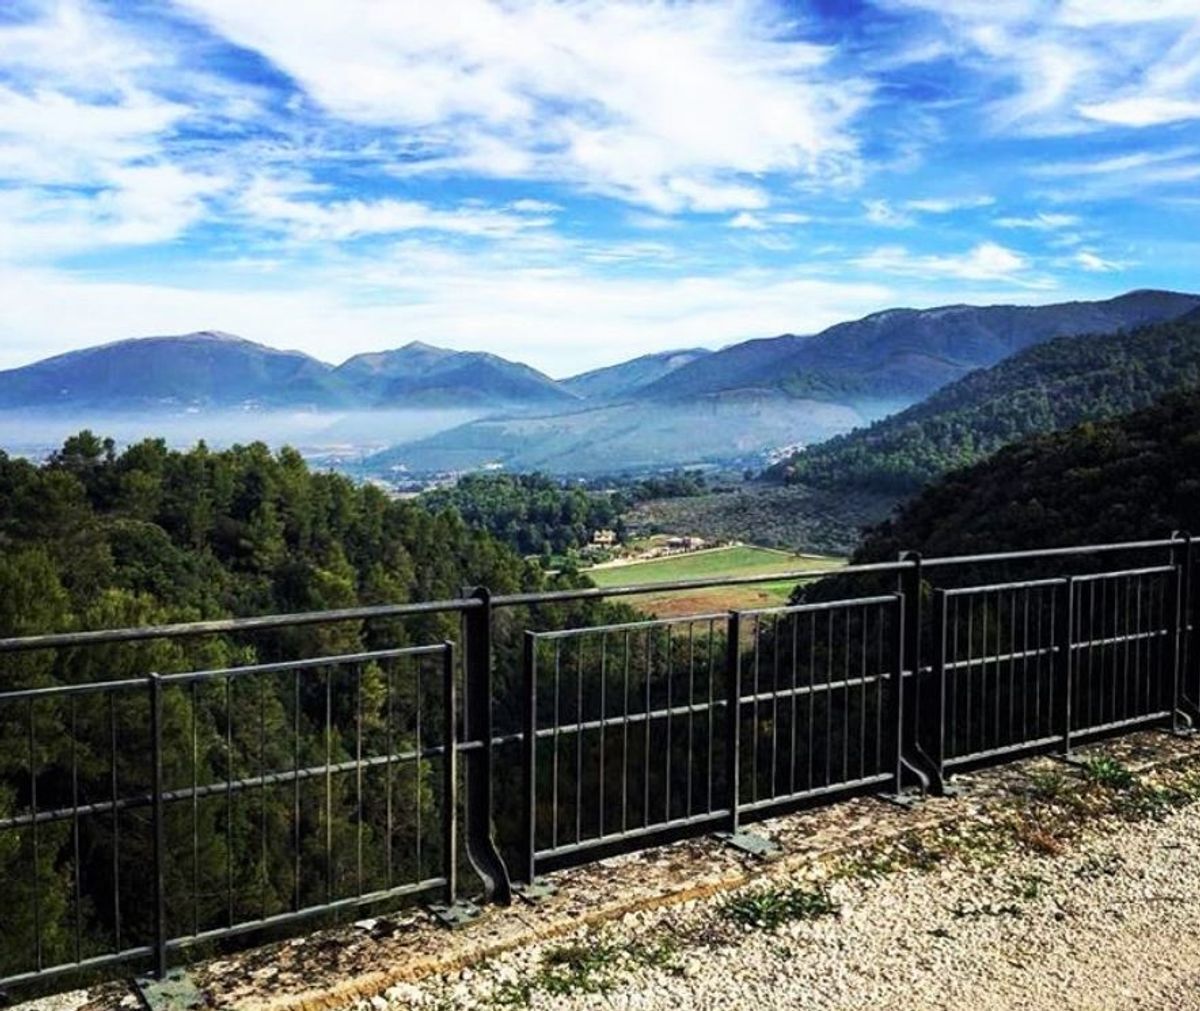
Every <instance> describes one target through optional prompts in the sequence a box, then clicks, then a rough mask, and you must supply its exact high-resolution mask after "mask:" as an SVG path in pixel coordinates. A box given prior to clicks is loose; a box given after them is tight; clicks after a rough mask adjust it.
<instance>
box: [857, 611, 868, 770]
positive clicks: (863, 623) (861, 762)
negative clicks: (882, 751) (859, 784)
mask: <svg viewBox="0 0 1200 1011" xmlns="http://www.w3.org/2000/svg"><path fill="white" fill-rule="evenodd" d="M858 613H859V622H860V624H859V627H858V637H859V642H860V643H861V646H862V649H861V651H860V656H859V667H858V778H859V779H862V778H863V776H864V775H866V769H867V629H868V628H869V619H868V614H869V611H868V609H867V605H865V604H864V605H862V606H861V607H860V608H859V609H858Z"/></svg>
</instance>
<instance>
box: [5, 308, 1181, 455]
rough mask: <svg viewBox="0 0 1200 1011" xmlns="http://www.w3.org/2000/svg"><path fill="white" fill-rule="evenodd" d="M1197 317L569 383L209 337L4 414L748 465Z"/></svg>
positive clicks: (978, 330)
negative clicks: (422, 433) (242, 419)
mask: <svg viewBox="0 0 1200 1011" xmlns="http://www.w3.org/2000/svg"><path fill="white" fill-rule="evenodd" d="M1198 307H1200V296H1197V295H1190V294H1182V293H1176V292H1169V291H1151V290H1140V291H1134V292H1129V293H1128V294H1125V295H1121V296H1118V297H1116V298H1112V299H1108V300H1104V301H1097V302H1067V303H1061V304H1057V305H1046V306H984V307H977V306H968V305H951V306H942V307H938V308H933V309H908V308H904V309H892V310H887V311H885V312H879V313H874V314H872V315H869V316H866V317H864V318H863V319H860V320H856V321H852V322H846V323H840V324H837V325H836V326H833V327H830V328H828V329H826V330H823V331H821V332H820V333H817V334H815V335H812V336H807V337H802V336H796V335H794V334H784V335H781V336H779V337H774V338H768V339H759V340H750V341H744V342H741V343H737V344H733V345H730V346H728V347H724V348H722V349H720V350H717V351H708V350H706V349H703V348H688V349H681V350H675V351H668V352H660V353H655V354H648V355H643V356H640V357H637V358H634V359H632V360H630V361H626V362H622V363H620V364H617V365H613V366H608V367H605V368H601V369H595V370H592V371H589V372H585V373H582V374H580V375H577V376H572V377H570V378H566V379H561V380H555V379H552V378H550V377H549V376H547V375H545V374H544V373H541V372H539V371H537V370H536V369H533V368H531V367H529V366H528V365H523V364H520V363H517V362H512V361H508V360H506V359H504V358H501V357H498V356H496V355H492V354H487V353H484V352H473V351H452V350H448V349H445V348H438V347H433V346H431V345H429V344H424V343H421V342H412V343H409V344H406V345H404V346H402V347H399V348H396V349H394V350H389V351H380V352H373V353H368V354H359V355H355V356H354V357H352V358H350V359H348V360H347V361H345V362H343V363H341V364H340V365H336V366H335V365H330V364H327V363H325V362H321V361H318V360H317V359H315V358H313V357H311V356H308V355H305V354H303V353H301V352H298V351H281V350H276V349H274V348H270V347H266V346H264V345H261V344H256V343H254V342H252V341H248V340H244V339H242V338H240V337H235V336H233V335H231V334H226V333H221V332H219V331H201V332H197V333H192V334H185V335H181V336H173V337H147V338H140V339H133V340H124V341H118V342H115V343H112V344H106V345H103V346H99V347H93V348H87V349H84V350H80V351H73V352H69V353H67V354H62V355H57V356H55V357H53V358H47V359H45V360H43V361H39V362H35V363H33V364H31V365H27V366H23V367H21V368H15V369H10V370H7V371H2V372H0V411H4V410H10V411H18V410H19V411H22V412H28V411H31V410H40V411H58V412H63V413H67V412H74V414H75V415H77V416H78V415H80V414H82V416H84V417H86V416H87V415H86V412H96V413H99V412H107V413H112V414H120V413H124V414H146V415H156V416H157V415H162V414H175V415H180V414H184V413H186V414H193V415H199V416H200V417H203V416H205V414H206V413H207V412H212V411H220V410H225V411H227V410H231V409H232V410H238V411H245V410H258V411H311V412H325V411H328V412H347V411H351V412H357V411H364V410H367V411H369V410H397V409H407V408H417V409H427V408H439V409H441V408H451V407H452V408H459V409H464V410H467V409H469V410H470V411H473V412H474V413H475V414H476V415H485V416H477V417H476V418H475V420H472V421H468V422H466V423H465V424H462V425H458V426H457V427H454V428H451V429H447V430H444V431H441V432H437V433H435V434H434V435H432V436H428V437H427V438H423V439H421V440H419V441H415V442H412V441H410V442H407V443H400V444H398V445H396V446H395V447H394V448H393V449H391V450H389V451H388V452H387V453H385V454H383V455H382V456H380V457H379V458H377V459H376V460H374V461H372V465H374V466H378V467H381V468H384V469H393V468H396V467H407V468H409V469H420V470H425V469H451V468H458V467H471V466H478V465H480V464H482V463H487V462H496V463H500V464H502V465H504V466H506V467H510V468H513V469H528V468H531V467H541V468H544V469H548V470H553V471H560V472H573V471H584V470H590V471H593V472H594V471H597V470H610V469H614V468H615V469H626V468H635V467H657V466H672V465H678V464H686V463H693V462H710V461H730V460H742V459H746V458H750V457H753V456H754V455H755V454H758V453H761V452H763V451H764V450H766V449H768V448H771V447H779V446H783V445H788V444H792V443H813V442H816V441H819V440H823V439H827V438H830V437H831V436H834V435H837V434H839V433H842V432H847V431H849V430H850V429H852V428H855V427H856V426H861V425H863V424H866V423H869V422H871V421H873V420H876V419H878V418H881V417H884V416H886V415H889V414H892V413H894V412H895V411H897V410H901V409H903V408H905V407H908V406H909V405H911V404H913V403H915V402H917V401H919V400H920V399H921V398H923V397H925V396H927V395H929V394H930V393H932V392H933V391H934V390H937V389H939V388H940V387H943V386H945V385H946V384H948V383H951V382H953V381H955V380H957V379H960V378H961V377H963V376H964V375H966V374H967V373H969V372H972V371H973V370H976V369H979V368H982V367H987V366H991V365H994V364H995V363H996V362H998V361H1000V360H1002V359H1005V358H1007V357H1009V356H1010V355H1013V354H1014V353H1016V352H1019V351H1021V350H1023V349H1025V348H1028V347H1030V346H1032V345H1037V344H1040V343H1042V342H1044V341H1047V340H1050V339H1053V338H1055V337H1059V336H1063V335H1068V334H1082V333H1091V334H1100V335H1102V334H1111V333H1114V332H1117V331H1122V330H1126V329H1129V328H1131V327H1137V326H1140V325H1143V324H1147V323H1154V322H1160V321H1164V320H1170V319H1174V318H1177V317H1179V316H1181V315H1183V314H1185V313H1187V312H1189V311H1192V310H1195V309H1197V308H1198ZM382 434H383V437H384V438H386V432H384V433H382ZM397 434H399V433H397ZM393 441H394V440H393Z"/></svg>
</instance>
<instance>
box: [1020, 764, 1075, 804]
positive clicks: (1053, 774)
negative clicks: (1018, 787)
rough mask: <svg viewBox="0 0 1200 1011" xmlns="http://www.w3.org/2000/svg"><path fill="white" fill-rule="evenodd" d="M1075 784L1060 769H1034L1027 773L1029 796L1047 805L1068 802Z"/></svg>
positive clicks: (1073, 791)
mask: <svg viewBox="0 0 1200 1011" xmlns="http://www.w3.org/2000/svg"><path fill="white" fill-rule="evenodd" d="M1076 790H1077V787H1076V785H1075V783H1074V782H1073V781H1072V780H1071V778H1070V777H1068V776H1067V775H1066V774H1065V773H1064V772H1063V771H1062V770H1061V769H1034V770H1033V771H1032V772H1030V773H1029V795H1030V796H1031V797H1032V799H1034V800H1040V801H1043V802H1045V803H1048V804H1055V803H1061V802H1062V801H1065V800H1069V799H1070V798H1071V796H1072V795H1073V794H1074V793H1075V792H1076Z"/></svg>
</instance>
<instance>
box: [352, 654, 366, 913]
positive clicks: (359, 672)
mask: <svg viewBox="0 0 1200 1011" xmlns="http://www.w3.org/2000/svg"><path fill="white" fill-rule="evenodd" d="M362 679H363V669H362V664H361V663H357V664H355V665H354V800H355V804H354V808H355V810H354V821H355V834H354V835H355V837H354V886H355V889H356V893H357V894H358V895H362V894H363V811H364V808H363V702H362V697H363V692H362Z"/></svg>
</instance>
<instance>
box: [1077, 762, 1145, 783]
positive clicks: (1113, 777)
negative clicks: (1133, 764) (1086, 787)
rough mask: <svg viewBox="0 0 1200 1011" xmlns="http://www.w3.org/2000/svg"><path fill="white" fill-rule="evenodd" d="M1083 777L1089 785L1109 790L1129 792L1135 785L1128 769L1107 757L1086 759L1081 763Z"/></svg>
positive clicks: (1134, 778) (1133, 777)
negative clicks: (1092, 784)
mask: <svg viewBox="0 0 1200 1011" xmlns="http://www.w3.org/2000/svg"><path fill="white" fill-rule="evenodd" d="M1083 776H1084V778H1085V779H1086V780H1087V781H1088V782H1089V783H1094V784H1096V785H1097V786H1103V787H1105V788H1106V789H1109V790H1118V791H1123V790H1129V789H1132V788H1133V787H1134V786H1135V785H1136V784H1137V778H1136V777H1135V776H1134V774H1133V773H1132V772H1131V771H1130V770H1129V768H1128V767H1127V766H1125V765H1124V764H1122V763H1121V762H1118V761H1117V760H1116V759H1115V758H1110V757H1109V756H1108V755H1101V756H1099V757H1097V758H1089V759H1087V761H1085V762H1084V763H1083Z"/></svg>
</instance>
